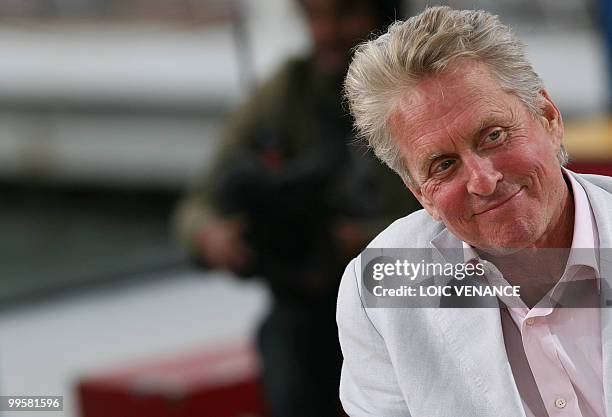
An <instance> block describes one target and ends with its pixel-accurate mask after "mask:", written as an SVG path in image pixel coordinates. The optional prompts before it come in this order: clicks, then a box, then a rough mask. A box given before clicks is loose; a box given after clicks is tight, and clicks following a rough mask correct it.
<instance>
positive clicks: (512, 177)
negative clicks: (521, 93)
mask: <svg viewBox="0 0 612 417" xmlns="http://www.w3.org/2000/svg"><path fill="white" fill-rule="evenodd" d="M542 94H543V100H544V104H543V113H544V114H543V116H541V117H536V118H534V117H533V116H532V115H531V113H529V111H528V110H527V108H526V107H525V106H524V105H523V104H522V102H521V101H520V100H519V99H518V98H517V97H516V96H515V95H512V94H508V93H506V92H504V91H503V90H502V89H501V87H500V86H499V84H498V82H497V81H496V80H495V78H494V77H493V76H492V74H491V73H490V72H489V70H488V69H487V67H486V66H485V65H484V64H482V63H478V62H476V61H469V60H463V61H460V62H458V63H456V64H455V65H453V66H451V67H450V68H449V69H448V70H447V71H445V72H444V73H443V74H440V75H437V76H432V77H429V78H426V79H424V80H422V81H421V82H419V83H418V84H417V86H416V88H414V89H411V90H410V91H408V92H406V93H405V94H404V96H403V97H402V100H401V102H400V104H399V105H398V108H397V109H396V111H395V112H394V113H393V115H392V117H391V119H390V122H391V132H392V134H393V137H394V139H395V140H397V141H398V142H399V145H400V149H401V152H402V155H403V157H404V159H405V161H406V163H407V165H408V167H409V169H410V173H411V174H412V176H413V178H414V180H415V182H416V185H415V184H409V183H407V185H408V187H409V188H410V189H411V191H412V192H413V193H414V194H415V195H416V197H417V198H418V199H419V200H420V201H421V203H422V204H423V206H424V207H425V208H426V209H427V211H428V212H429V213H430V214H431V215H432V217H433V218H435V219H436V220H439V221H442V222H443V223H444V224H445V225H446V227H447V228H448V229H449V230H450V231H451V232H452V233H453V234H455V235H456V236H458V237H459V238H461V239H462V240H464V241H465V242H467V243H469V244H470V245H472V246H474V247H477V248H479V249H482V250H485V251H487V250H489V251H492V252H496V249H510V248H513V249H520V248H526V247H545V246H547V245H552V244H553V242H554V241H555V239H558V237H559V235H560V234H563V233H564V231H563V230H559V228H563V227H565V225H564V224H563V222H562V208H563V207H564V206H565V204H564V202H565V201H566V199H567V196H568V191H567V186H566V185H565V182H564V180H563V176H562V172H561V168H560V166H559V162H558V161H557V158H556V154H557V152H558V151H559V148H560V144H561V139H562V137H563V124H562V121H561V116H560V114H559V111H558V110H557V108H556V107H555V105H554V104H553V103H552V101H550V99H549V97H548V95H547V94H546V93H545V92H543V93H542Z"/></svg>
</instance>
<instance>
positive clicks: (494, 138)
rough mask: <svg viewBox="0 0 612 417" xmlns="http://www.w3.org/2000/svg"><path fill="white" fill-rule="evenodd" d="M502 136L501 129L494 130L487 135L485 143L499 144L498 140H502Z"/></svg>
mask: <svg viewBox="0 0 612 417" xmlns="http://www.w3.org/2000/svg"><path fill="white" fill-rule="evenodd" d="M504 134H505V132H504V131H503V130H502V129H497V130H494V131H492V132H491V133H489V134H488V135H487V137H486V139H485V142H486V143H491V142H499V141H500V139H503V135H504Z"/></svg>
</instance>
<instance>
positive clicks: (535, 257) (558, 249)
mask: <svg viewBox="0 0 612 417" xmlns="http://www.w3.org/2000/svg"><path fill="white" fill-rule="evenodd" d="M345 88H346V95H347V98H348V101H349V105H350V108H351V112H352V114H353V115H354V118H355V126H356V127H357V129H358V131H359V132H360V133H361V135H362V136H363V137H365V138H366V139H367V141H368V143H369V145H370V146H371V147H372V148H373V150H374V152H375V153H376V155H377V156H378V157H379V158H380V159H381V160H382V161H383V162H385V163H386V164H387V165H388V166H389V167H391V168H392V169H393V170H394V171H396V172H397V173H398V174H399V176H400V177H401V178H402V180H403V181H404V183H405V184H406V186H407V188H409V189H410V191H411V192H412V193H413V194H414V195H415V196H416V197H417V198H418V200H419V201H420V202H421V203H422V205H423V207H424V210H421V211H419V212H416V213H413V214H412V215H410V216H408V217H405V218H403V219H400V220H398V221H396V222H394V223H393V224H392V225H391V226H389V227H388V228H387V229H386V230H385V231H383V232H382V233H381V234H380V235H379V236H378V237H377V238H375V239H374V241H373V242H371V243H370V245H369V248H371V249H370V250H376V251H378V253H383V254H384V253H386V252H385V251H387V252H389V251H390V250H391V249H390V248H408V249H410V248H412V249H413V250H414V249H417V248H430V249H431V250H432V252H434V253H435V254H436V255H435V256H438V258H439V259H443V260H449V257H448V256H447V254H448V253H452V250H453V249H457V248H459V250H461V251H463V254H462V256H463V257H462V259H461V262H465V263H466V264H467V263H473V264H476V265H477V266H478V267H482V268H483V276H482V277H481V278H480V281H478V279H475V280H474V282H477V283H480V284H478V285H490V286H493V285H510V284H512V285H513V286H516V287H517V288H519V289H520V298H518V299H516V298H515V299H510V298H508V297H506V296H499V300H498V299H495V298H494V300H495V304H490V303H489V304H488V306H489V307H491V305H493V306H494V307H495V308H475V307H478V306H479V304H478V303H479V302H480V299H477V298H474V299H471V300H472V301H468V305H467V306H468V307H474V308H463V309H452V308H432V306H431V305H429V307H430V308H375V307H376V305H374V304H368V297H367V296H369V292H370V287H368V285H369V284H368V281H367V280H366V279H365V274H366V272H362V268H364V269H363V271H368V269H367V268H369V265H370V264H368V266H366V265H365V263H366V262H367V260H363V259H360V258H356V259H354V260H353V261H352V262H351V263H350V264H349V265H348V267H347V268H346V270H345V273H344V276H343V278H342V282H341V286H340V291H339V298H338V308H337V322H338V327H339V336H340V342H341V346H342V351H343V355H344V364H343V368H342V376H341V385H340V391H341V392H340V397H341V400H342V403H343V406H344V409H345V410H346V411H347V413H348V414H349V415H350V416H352V417H366V416H367V417H374V416H376V417H390V416H393V417H407V416H411V417H436V416H453V417H455V416H470V417H476V416H482V417H484V416H487V417H490V416H496V417H506V416H507V417H517V416H528V417H534V416H537V417H540V416H546V415H548V416H563V415H567V416H589V417H594V416H597V417H603V416H605V415H606V411H605V410H608V413H611V412H612V411H610V410H612V408H611V407H612V378H611V377H612V312H611V310H610V309H606V308H603V309H598V308H561V307H562V306H563V305H564V304H563V303H564V302H565V301H563V303H562V302H560V301H558V300H561V299H562V298H560V297H558V296H559V295H560V294H561V295H563V288H569V287H572V288H573V286H575V287H578V288H580V289H581V291H582V292H581V293H580V294H581V295H580V300H578V301H580V302H581V303H578V304H579V305H578V307H585V306H591V307H593V306H597V307H599V305H600V303H603V305H604V306H606V305H610V304H612V301H609V299H610V291H609V283H608V282H607V280H608V279H609V277H610V276H611V273H612V256H610V253H609V251H607V249H606V251H604V250H603V248H610V247H611V245H612V179H610V178H606V177H598V176H586V175H584V176H583V175H577V174H574V173H572V172H570V171H568V170H566V169H565V168H563V165H564V164H565V163H566V162H567V154H566V152H565V150H564V148H563V143H562V139H563V121H562V118H561V114H560V112H559V110H558V109H557V107H556V106H555V104H554V103H553V101H552V99H551V98H550V96H549V95H548V93H547V92H546V90H545V89H544V87H543V85H542V82H541V80H540V79H539V77H538V76H537V75H536V73H535V72H534V70H533V69H532V67H531V65H530V64H529V62H528V61H527V60H526V58H525V54H524V51H523V48H522V46H521V44H520V42H519V41H518V40H517V39H516V38H515V37H514V35H513V34H512V33H511V31H510V30H509V28H508V27H506V26H504V25H503V24H501V23H500V22H499V20H498V19H497V17H495V16H492V15H490V14H488V13H486V12H483V11H457V10H452V9H450V8H448V7H433V8H428V9H426V10H425V11H423V12H422V13H421V14H420V15H418V16H415V17H413V18H411V19H409V20H407V21H405V22H398V23H396V24H394V25H393V26H391V27H390V28H389V30H388V32H387V33H386V34H384V35H382V36H380V37H379V38H378V39H375V40H372V41H370V42H367V43H365V44H362V45H361V46H360V47H358V48H357V50H356V52H355V55H354V58H353V61H352V63H351V65H350V68H349V71H348V75H347V77H346V82H345ZM579 248H585V249H584V252H580V250H579ZM365 253H366V252H364V254H365ZM579 253H582V254H583V255H584V256H578V254H579ZM543 254H544V255H543ZM547 254H552V256H549V255H547ZM362 257H363V255H362ZM381 259H382V258H381ZM542 260H544V261H542ZM362 264H363V265H362ZM391 269H393V268H391ZM362 274H363V275H364V277H362ZM600 277H601V280H599V279H598V278H600ZM420 278H422V279H424V280H425V281H424V282H426V281H427V279H429V281H432V280H435V279H437V278H439V277H434V276H429V277H428V276H426V275H424V276H422V277H420ZM420 278H419V279H420ZM455 281H456V280H455ZM565 295H567V293H566V294H565ZM566 298H567V297H566ZM555 300H557V301H555ZM573 301H576V300H573ZM587 301H589V302H587ZM583 302H584V303H583ZM470 303H471V304H470ZM440 305H445V304H442V303H441V304H440ZM446 305H448V304H446ZM451 305H452V304H451ZM463 306H464V307H465V305H463ZM499 307H503V308H501V309H500V308H499ZM604 394H605V395H604Z"/></svg>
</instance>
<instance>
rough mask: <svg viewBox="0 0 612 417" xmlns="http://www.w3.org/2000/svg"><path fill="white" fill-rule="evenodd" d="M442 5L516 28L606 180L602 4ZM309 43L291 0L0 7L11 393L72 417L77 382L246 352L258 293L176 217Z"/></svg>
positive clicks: (1, 282) (0, 223) (581, 151)
mask: <svg viewBox="0 0 612 417" xmlns="http://www.w3.org/2000/svg"><path fill="white" fill-rule="evenodd" d="M426 3H427V2H425V1H424V0H423V1H421V0H413V1H412V2H411V6H410V9H411V10H412V11H419V10H421V9H422V8H423V7H424V6H425V4H426ZM429 3H430V2H429ZM442 3H445V4H449V5H451V6H454V7H457V8H469V7H474V4H475V3H476V4H477V5H478V6H479V7H482V8H485V9H487V10H489V11H493V12H495V13H498V14H500V16H501V18H502V20H503V21H504V22H506V23H509V24H510V25H512V26H513V27H514V28H515V29H516V31H517V33H518V35H519V37H520V38H521V39H522V40H523V41H524V42H525V43H526V44H527V51H528V56H529V58H530V59H531V60H532V62H533V64H534V67H535V69H536V71H537V72H538V73H539V74H540V75H541V77H542V78H543V80H544V82H545V85H546V86H547V88H548V90H549V92H550V94H551V96H552V98H553V100H555V102H556V103H557V105H558V106H559V107H560V109H561V111H562V113H563V115H564V118H565V121H566V123H567V125H568V138H567V139H568V142H569V143H568V146H569V150H570V155H571V156H574V158H575V160H576V162H577V163H582V164H583V167H586V168H585V169H587V170H588V169H589V167H591V168H592V167H596V168H597V169H600V170H602V169H603V170H605V169H610V166H611V165H610V164H612V136H611V134H610V132H611V131H612V127H611V122H610V121H609V119H608V118H607V114H609V113H607V111H608V109H609V107H608V105H609V103H610V96H611V95H610V88H609V82H610V69H609V67H608V66H607V65H608V60H609V55H607V53H608V52H607V51H608V50H607V48H608V47H609V46H607V44H606V36H608V38H609V36H610V35H609V34H610V29H609V26H608V29H607V30H608V32H606V31H605V30H604V26H603V24H602V22H604V21H605V20H606V18H605V17H604V16H605V13H604V10H607V13H608V17H607V19H608V20H607V22H608V23H607V24H608V25H610V17H609V13H610V12H609V10H610V5H609V3H607V0H604V1H602V2H600V3H598V2H597V1H595V0H537V1H534V0H503V1H502V0H495V1H493V0H490V1H479V2H474V1H467V0H466V1H462V0H461V1H460V0H456V1H448V2H442ZM430 4H431V3H430ZM606 8H607V9H606ZM606 33H607V34H606ZM308 46H309V39H308V36H307V35H306V31H305V27H304V22H303V19H302V17H301V16H300V15H299V10H298V8H297V6H296V5H295V4H294V2H293V1H292V0H242V1H230V0H146V1H145V0H2V1H1V2H0V51H1V52H0V56H1V58H0V394H1V395H38V394H40V395H43V394H48V395H64V397H65V406H64V409H65V411H64V412H63V413H46V415H50V416H51V415H62V416H68V417H72V416H77V415H78V401H77V393H76V390H75V389H76V384H77V382H78V381H79V380H80V379H81V378H82V377H84V376H87V375H90V374H92V373H93V374H95V373H97V372H100V370H105V369H113V368H117V367H121V366H122V365H123V364H126V363H134V362H138V361H143V362H146V361H147V360H149V359H150V360H154V359H155V358H158V357H160V356H173V355H175V356H176V355H181V354H183V353H185V352H192V351H195V350H202V349H213V350H214V349H219V348H223V347H224V346H228V345H236V344H238V345H240V344H243V343H246V342H248V341H249V340H250V338H251V337H252V334H253V331H254V329H255V326H256V323H257V321H258V320H259V318H260V317H261V315H262V314H263V313H264V312H265V310H266V308H267V305H268V294H267V292H266V290H265V289H264V287H263V286H261V285H259V284H258V283H256V282H249V283H242V282H238V281H234V280H231V279H228V277H227V276H224V275H223V274H221V273H205V272H202V271H198V270H195V269H194V268H193V267H191V266H190V265H189V264H188V263H187V261H186V257H185V255H184V254H183V253H182V252H181V250H180V249H179V248H178V246H177V245H176V243H175V242H174V240H173V237H172V234H171V230H170V216H171V212H172V209H173V207H174V205H175V203H176V201H177V199H178V198H179V197H180V196H181V195H182V194H183V193H184V191H185V190H186V189H187V187H188V186H189V184H190V181H191V180H192V179H193V177H194V175H195V174H196V173H197V172H198V171H199V170H201V169H202V168H203V167H205V166H206V164H207V161H208V160H209V158H210V156H211V155H212V152H213V150H214V148H215V146H216V144H217V140H218V135H219V131H220V129H221V127H222V126H223V122H224V121H225V119H226V116H227V114H228V112H229V111H230V110H231V109H232V108H233V107H234V106H236V105H237V104H238V103H240V101H241V99H243V98H244V97H245V95H246V94H247V93H248V92H249V91H250V89H251V88H252V86H253V85H255V84H256V83H257V82H258V81H259V80H262V79H264V78H266V77H268V76H269V75H270V74H271V72H272V71H273V70H274V69H275V68H276V67H277V66H278V65H279V64H280V63H281V62H282V61H283V60H284V59H286V58H287V57H288V56H290V55H293V54H297V53H300V51H303V50H305V49H306V48H308ZM609 172H610V173H611V174H612V170H610V171H609ZM6 415H8V416H10V415H11V414H10V413H7V414H6ZM16 415H19V414H16ZM41 415H45V413H41Z"/></svg>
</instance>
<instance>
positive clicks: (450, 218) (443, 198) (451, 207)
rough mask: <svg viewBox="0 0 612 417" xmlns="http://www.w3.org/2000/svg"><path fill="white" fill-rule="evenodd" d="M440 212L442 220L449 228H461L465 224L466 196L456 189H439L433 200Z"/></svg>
mask: <svg viewBox="0 0 612 417" xmlns="http://www.w3.org/2000/svg"><path fill="white" fill-rule="evenodd" d="M431 201H433V202H434V206H435V208H436V210H437V212H438V215H439V217H440V220H442V221H443V222H444V223H445V224H447V225H448V226H455V227H457V226H459V225H462V224H464V223H465V219H464V216H465V213H466V199H465V194H464V193H461V192H459V191H458V190H455V189H446V190H443V189H439V190H438V192H437V193H436V194H435V195H434V196H433V199H432V200H431Z"/></svg>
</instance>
